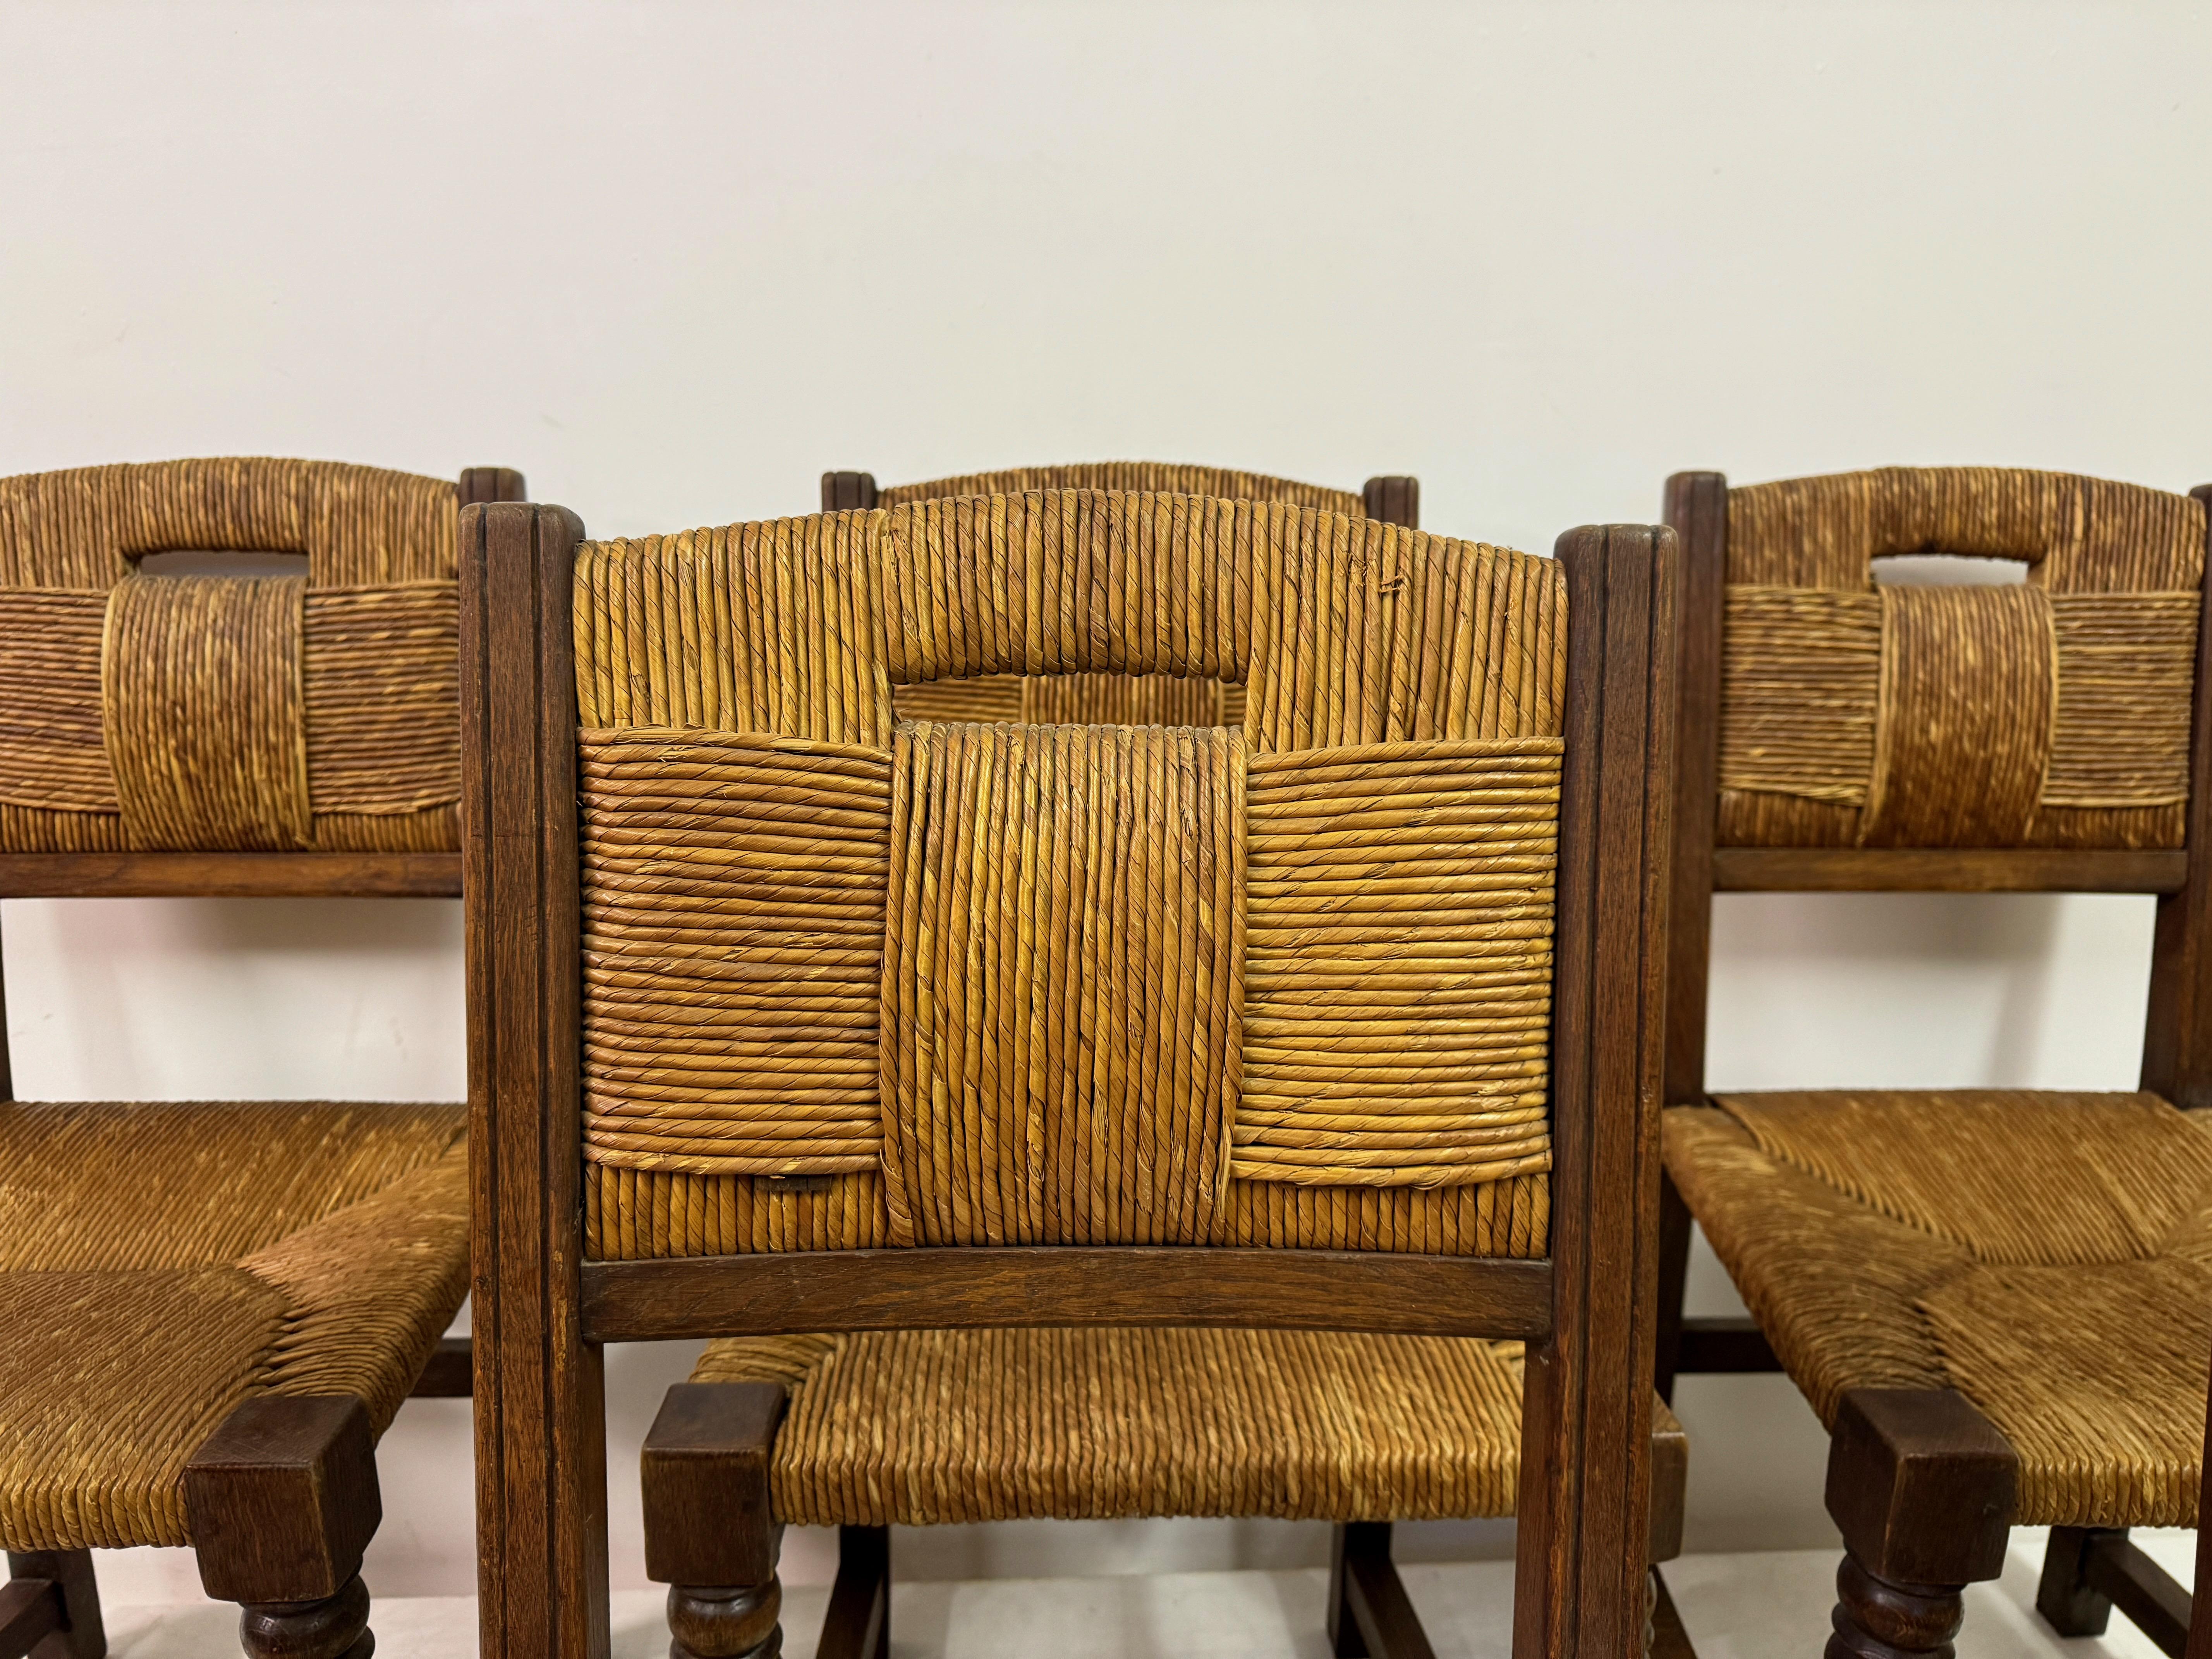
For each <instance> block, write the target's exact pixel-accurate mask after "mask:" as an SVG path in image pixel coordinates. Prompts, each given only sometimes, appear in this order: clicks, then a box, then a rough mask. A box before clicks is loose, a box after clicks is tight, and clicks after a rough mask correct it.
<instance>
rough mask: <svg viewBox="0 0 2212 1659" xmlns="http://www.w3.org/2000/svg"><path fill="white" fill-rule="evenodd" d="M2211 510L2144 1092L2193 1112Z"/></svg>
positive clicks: (2201, 1034)
mask: <svg viewBox="0 0 2212 1659" xmlns="http://www.w3.org/2000/svg"><path fill="white" fill-rule="evenodd" d="M2189 493H2190V494H2191V495H2193V496H2195V497H2196V498H2197V500H2198V501H2202V502H2203V503H2204V506H2205V525H2206V534H2205V543H2206V545H2205V580H2204V582H2203V594H2202V599H2201V601H2200V603H2199V605H2198V606H2197V684H2196V690H2195V693H2194V699H2195V700H2194V702H2193V703H2192V705H2191V712H2190V728H2189V824H2188V829H2187V831H2186V840H2185V846H2186V848H2187V849H2188V860H2189V862H2188V865H2187V873H2186V874H2185V876H2184V877H2183V878H2182V885H2181V890H2179V892H2173V893H2161V894H2160V895H2159V900H2158V924H2157V932H2156V933H2155V935H2154V943H2153V945H2152V946H2151V969H2150V1003H2149V1006H2148V1009H2147V1010H2146V1012H2145V1014H2144V1018H2143V1056H2142V1086H2143V1087H2144V1088H2146V1089H2148V1090H2149V1091H2151V1092H2153V1093H2154V1094H2159V1095H2163V1096H2164V1097H2166V1099H2167V1100H2170V1101H2172V1103H2174V1104H2175V1105H2176V1106H2179V1107H2180V1108H2182V1109H2184V1110H2185V1111H2186V1110H2191V1109H2195V1108H2197V1107H2202V1106H2212V484H2199V485H2197V488H2196V489H2192V490H2191V491H2190V492H2189Z"/></svg>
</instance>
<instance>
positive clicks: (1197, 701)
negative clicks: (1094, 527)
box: [822, 461, 1421, 726]
mask: <svg viewBox="0 0 2212 1659" xmlns="http://www.w3.org/2000/svg"><path fill="white" fill-rule="evenodd" d="M1033 489H1056V490H1075V489H1122V490H1151V491H1156V492H1159V493H1164V494H1170V495H1208V496H1212V497H1214V498H1216V499H1218V500H1222V501H1279V502H1282V503H1284V504H1285V505H1288V506H1291V507H1312V508H1314V509H1315V510H1316V511H1318V512H1322V513H1343V514H1344V515H1346V517H1348V518H1354V519H1376V520H1381V521H1382V522H1383V523H1385V524H1398V525H1403V526H1406V527H1407V529H1409V530H1412V529H1418V528H1419V525H1420V517H1421V481H1420V480H1419V479H1418V478H1412V477H1378V478H1370V479H1369V480H1368V481H1367V484H1366V488H1365V489H1364V490H1362V491H1361V492H1360V493H1359V494H1358V495H1354V494H1353V493H1352V491H1350V490H1347V489H1328V487H1327V486H1325V485H1322V484H1310V483H1297V482H1296V481H1295V480H1293V479H1290V478H1276V477H1269V476H1267V474H1266V473H1263V472H1239V471H1234V470H1232V469H1231V468H1229V467H1222V466H1183V465H1176V464H1175V463H1172V462H1168V461H1088V462H1079V463H1076V464H1073V465H1066V466H1022V467H1011V468H1008V469H1006V470H1005V471H998V472H969V473H963V474H962V475H960V476H959V477H951V478H933V479H931V480H930V481H929V482H927V483H915V484H894V485H892V486H891V487H890V489H878V488H877V487H876V480H875V477H874V475H873V474H872V473H867V472H825V473H823V475H822V510H823V512H824V513H841V512H851V511H855V510H865V509H867V508H871V507H900V506H905V505H908V504H911V503H913V502H916V501H946V500H950V499H951V498H953V497H955V496H959V495H1020V494H1022V493H1024V491H1027V490H1033ZM891 708H892V710H893V712H894V713H896V714H898V715H899V716H900V717H901V718H902V719H904V720H1025V721H1030V722H1032V723H1036V722H1055V723H1073V724H1076V725H1100V726H1122V725H1130V726H1242V725H1243V723H1244V688H1243V685H1241V684H1238V683H1237V682H1236V681H1234V680H1223V679H1217V678H1206V677H1200V676H1193V675H1185V674H1112V673H1070V674H982V675H971V676H966V677H963V678H957V679H945V680H923V681H918V682H916V683H915V684H911V685H894V686H893V687H891Z"/></svg>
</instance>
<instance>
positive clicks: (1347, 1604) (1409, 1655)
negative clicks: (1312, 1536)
mask: <svg viewBox="0 0 2212 1659" xmlns="http://www.w3.org/2000/svg"><path fill="white" fill-rule="evenodd" d="M1328 1639H1329V1650H1330V1651H1331V1652H1332V1653H1334V1655H1335V1656H1336V1659H1436V1650H1435V1649H1433V1648H1431V1646H1430V1645H1429V1638H1428V1632H1425V1631H1424V1630H1423V1629H1422V1628H1421V1621H1420V1619H1419V1616H1418V1615H1417V1614H1416V1613H1414V1612H1413V1601H1412V1600H1411V1599H1410V1598H1409V1597H1408V1596H1407V1594H1406V1586H1405V1583H1403V1581H1401V1579H1400V1578H1399V1577H1398V1569H1397V1567H1396V1565H1395V1564H1394V1563H1393V1562H1392V1561H1391V1559H1390V1523H1389V1522H1388V1521H1351V1522H1345V1523H1343V1524H1342V1525H1340V1526H1339V1527H1338V1528H1337V1529H1336V1534H1335V1538H1334V1542H1333V1543H1332V1545H1331V1547H1330V1550H1329V1564H1328Z"/></svg>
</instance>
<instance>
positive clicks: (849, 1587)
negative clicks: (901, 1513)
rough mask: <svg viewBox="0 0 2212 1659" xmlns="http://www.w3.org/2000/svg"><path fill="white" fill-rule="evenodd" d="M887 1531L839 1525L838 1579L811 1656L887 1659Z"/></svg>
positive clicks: (888, 1554)
mask: <svg viewBox="0 0 2212 1659" xmlns="http://www.w3.org/2000/svg"><path fill="white" fill-rule="evenodd" d="M890 1656H891V1529H890V1528H889V1527H840V1528H837V1579H836V1583H833V1584H832V1585H831V1586H830V1587H829V1610H828V1611H827V1612H826V1613H823V1616H822V1638H821V1640H820V1641H819V1642H817V1644H815V1649H814V1659H890Z"/></svg>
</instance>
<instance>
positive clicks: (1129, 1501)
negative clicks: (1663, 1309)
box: [691, 1328, 1663, 1527]
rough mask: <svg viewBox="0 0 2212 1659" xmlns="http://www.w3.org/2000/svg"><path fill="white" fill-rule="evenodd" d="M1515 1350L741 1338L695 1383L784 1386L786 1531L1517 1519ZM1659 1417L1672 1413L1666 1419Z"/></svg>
mask: <svg viewBox="0 0 2212 1659" xmlns="http://www.w3.org/2000/svg"><path fill="white" fill-rule="evenodd" d="M1521 1364H1522V1361H1521V1345H1520V1344H1519V1343H1517V1342H1486V1341H1481V1340H1475V1339H1473V1338H1453V1337H1413V1336H1376V1335H1363V1334H1346V1333H1342V1332H1334V1331H1272V1330H1270V1331H1261V1330H1223V1329H1210V1328H1176V1329H1153V1328H1145V1329H1112V1328H1107V1329H1097V1328H1083V1329H1058V1328H1055V1329H1030V1328H1015V1329H1003V1330H957V1331H882V1332H875V1331H871V1332H863V1333H860V1334H851V1335H842V1336H789V1337H732V1338H725V1339H723V1340H719V1341H716V1342H713V1343H710V1344H708V1347H707V1351H706V1352H705V1353H703V1354H702V1355H701V1356H700V1358H699V1362H698V1364H697V1365H696V1367H695V1368H694V1370H693V1371H692V1373H691V1380H692V1381H693V1382H694V1383H783V1384H785V1385H786V1387H787V1389H789V1391H790V1405H789V1407H788V1409H787V1412H786V1414H785V1417H784V1420H783V1426H782V1428H781V1431H779V1432H778V1434H777V1436H776V1441H775V1462H774V1464H773V1466H772V1473H771V1481H772V1488H771V1489H772V1491H773V1492H774V1497H775V1516H776V1518H777V1519H778V1520H779V1521H782V1522H787V1523H788V1524H791V1525H794V1526H872V1527H880V1526H905V1527H926V1526H939V1525H948V1524H953V1523H958V1522H977V1521H1019V1520H1060V1521H1074V1520H1111V1519H1128V1518H1135V1517H1140V1516H1272V1517H1274V1518H1277V1519H1281V1520H1289V1521H1392V1520H1446V1519H1461V1518H1469V1517H1474V1516H1504V1515H1510V1514H1512V1513H1513V1511H1514V1504H1515V1498H1516V1493H1517V1492H1518V1491H1519V1483H1520V1468H1521ZM1662 1410H1663V1408H1662Z"/></svg>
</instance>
